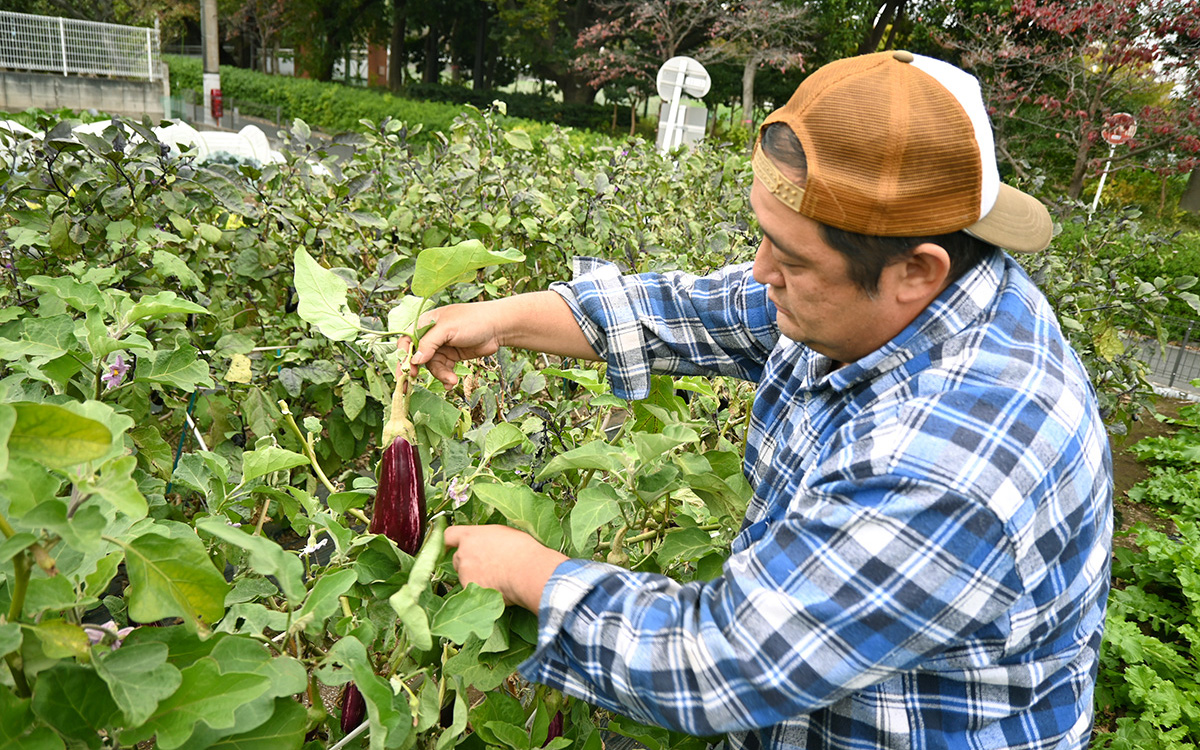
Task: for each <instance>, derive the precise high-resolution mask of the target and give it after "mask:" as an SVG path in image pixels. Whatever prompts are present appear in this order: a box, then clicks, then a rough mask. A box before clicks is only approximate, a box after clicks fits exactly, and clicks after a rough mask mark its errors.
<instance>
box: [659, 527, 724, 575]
mask: <svg viewBox="0 0 1200 750" xmlns="http://www.w3.org/2000/svg"><path fill="white" fill-rule="evenodd" d="M713 544H714V542H713V538H712V535H711V534H709V533H708V532H706V531H701V530H700V529H696V528H691V529H680V530H679V531H672V532H671V533H670V534H667V535H666V538H665V539H663V543H662V546H660V547H659V548H658V562H659V564H660V565H662V566H664V567H665V566H666V565H669V564H670V563H673V562H676V561H680V560H683V561H690V560H698V559H700V558H701V557H704V556H705V555H706V554H708V553H709V552H711V551H712V548H713Z"/></svg>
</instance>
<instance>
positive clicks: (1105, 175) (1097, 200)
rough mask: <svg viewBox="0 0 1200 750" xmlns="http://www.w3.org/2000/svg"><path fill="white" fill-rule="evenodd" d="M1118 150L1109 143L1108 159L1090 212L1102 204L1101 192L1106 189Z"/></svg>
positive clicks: (1094, 211) (1093, 211)
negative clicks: (1113, 159)
mask: <svg viewBox="0 0 1200 750" xmlns="http://www.w3.org/2000/svg"><path fill="white" fill-rule="evenodd" d="M1116 152H1117V147H1116V146H1114V145H1112V144H1111V143H1110V144H1108V161H1106V162H1104V171H1103V172H1101V173H1100V184H1099V185H1097V186H1096V197H1095V198H1094V199H1092V209H1091V210H1090V211H1088V213H1092V214H1094V213H1096V208H1097V207H1098V206H1099V205H1100V193H1101V192H1102V191H1103V190H1104V181H1105V180H1106V179H1108V169H1109V167H1111V166H1112V158H1113V154H1115V153H1116Z"/></svg>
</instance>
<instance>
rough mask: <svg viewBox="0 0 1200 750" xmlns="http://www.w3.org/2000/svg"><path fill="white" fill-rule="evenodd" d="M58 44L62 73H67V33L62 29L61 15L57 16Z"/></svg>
mask: <svg viewBox="0 0 1200 750" xmlns="http://www.w3.org/2000/svg"><path fill="white" fill-rule="evenodd" d="M58 46H59V49H61V50H62V59H63V75H64V76H65V75H66V74H67V33H66V32H65V31H63V20H62V16H59V18H58Z"/></svg>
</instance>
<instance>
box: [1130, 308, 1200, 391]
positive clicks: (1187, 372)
mask: <svg viewBox="0 0 1200 750" xmlns="http://www.w3.org/2000/svg"><path fill="white" fill-rule="evenodd" d="M1163 324H1164V325H1166V326H1168V327H1169V328H1170V330H1171V331H1172V335H1171V340H1172V343H1170V344H1168V345H1166V346H1165V347H1159V345H1158V344H1157V343H1156V342H1154V341H1150V340H1142V341H1140V342H1138V343H1137V345H1136V346H1137V347H1138V355H1139V357H1140V358H1141V360H1142V361H1143V362H1145V363H1146V366H1147V367H1148V368H1149V370H1150V379H1151V380H1152V381H1153V382H1155V383H1158V384H1159V385H1165V386H1166V387H1168V388H1177V389H1179V390H1184V391H1196V392H1200V389H1196V388H1195V387H1193V386H1191V385H1190V384H1191V382H1192V381H1193V380H1196V379H1197V378H1200V320H1188V319H1187V318H1177V317H1173V316H1170V315H1164V316H1163Z"/></svg>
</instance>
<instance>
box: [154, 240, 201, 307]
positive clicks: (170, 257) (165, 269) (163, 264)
mask: <svg viewBox="0 0 1200 750" xmlns="http://www.w3.org/2000/svg"><path fill="white" fill-rule="evenodd" d="M151 263H152V265H153V266H154V267H155V268H156V269H157V270H158V272H159V273H160V274H162V275H163V277H164V278H169V277H171V276H174V277H175V278H177V279H179V286H180V287H182V288H184V289H189V288H190V289H201V288H202V287H203V286H204V284H203V282H201V281H200V277H199V276H197V275H196V272H195V271H193V270H192V269H191V267H189V266H188V264H187V262H186V261H184V260H183V258H180V257H179V256H178V255H175V254H174V253H171V252H168V251H166V250H155V251H154V255H153V260H152V261H151ZM206 312H207V311H206Z"/></svg>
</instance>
